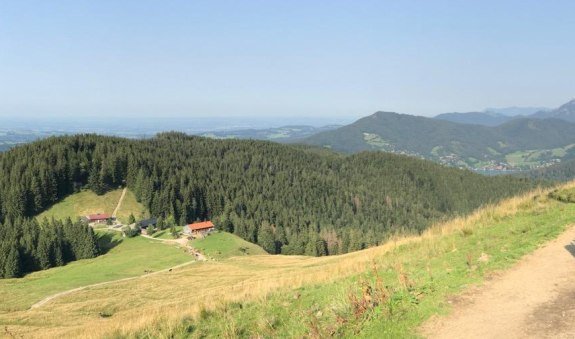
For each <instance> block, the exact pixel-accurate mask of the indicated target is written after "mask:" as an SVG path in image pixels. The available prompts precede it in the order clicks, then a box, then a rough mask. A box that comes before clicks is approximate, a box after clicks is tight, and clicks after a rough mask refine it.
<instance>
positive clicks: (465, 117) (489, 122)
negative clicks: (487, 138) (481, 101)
mask: <svg viewBox="0 0 575 339" xmlns="http://www.w3.org/2000/svg"><path fill="white" fill-rule="evenodd" d="M516 118H517V117H515V116H508V115H503V114H500V113H495V112H488V111H484V112H469V113H457V112H456V113H443V114H440V115H438V116H436V117H435V119H440V120H447V121H451V122H457V123H460V124H473V125H483V126H498V125H501V124H503V123H506V122H508V121H511V120H513V119H516Z"/></svg>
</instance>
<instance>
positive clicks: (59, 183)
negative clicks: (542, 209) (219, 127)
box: [0, 133, 535, 256]
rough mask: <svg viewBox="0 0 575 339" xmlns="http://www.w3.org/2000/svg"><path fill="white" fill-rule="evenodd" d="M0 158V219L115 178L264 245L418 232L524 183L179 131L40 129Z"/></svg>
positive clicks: (178, 215)
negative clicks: (53, 134)
mask: <svg viewBox="0 0 575 339" xmlns="http://www.w3.org/2000/svg"><path fill="white" fill-rule="evenodd" d="M0 169H1V171H2V174H3V175H2V176H0V207H1V208H0V220H2V219H15V218H19V217H23V216H24V217H32V216H35V215H37V213H38V212H41V211H42V210H44V209H46V208H47V207H49V206H51V205H52V204H54V203H56V202H58V201H62V199H65V198H66V197H67V196H69V195H70V194H71V193H73V192H74V188H75V187H76V186H78V185H83V186H84V187H87V188H88V187H89V188H90V189H91V190H92V191H94V192H96V193H99V194H104V193H105V192H106V190H107V189H109V188H110V187H118V186H119V185H121V184H122V183H125V185H127V187H128V188H129V189H130V191H132V192H133V193H134V196H135V198H136V199H137V200H138V201H139V202H140V203H141V204H142V205H143V207H144V208H147V209H148V210H149V212H150V213H151V215H153V216H156V217H160V216H161V217H164V218H173V219H174V220H175V221H176V223H178V224H179V225H185V224H186V223H189V222H193V221H196V220H206V219H212V220H213V221H214V222H215V223H216V224H217V225H218V226H219V227H220V228H221V229H222V230H225V231H228V232H230V233H234V234H235V235H237V236H239V237H241V238H243V239H244V240H247V241H250V242H253V243H257V244H259V245H260V246H262V247H263V248H264V249H265V250H266V251H268V252H269V253H272V254H277V253H282V254H308V255H317V256H320V255H328V254H338V253H345V252H349V251H354V250H359V249H362V248H366V247H368V246H373V245H376V244H379V243H381V242H382V241H384V240H385V239H387V238H389V237H390V236H392V235H393V234H397V233H417V232H421V231H423V230H424V229H425V228H427V227H428V226H430V225H431V224H432V223H434V222H436V221H438V220H442V219H446V218H448V217H449V216H453V215H461V214H466V213H469V212H471V211H473V210H474V209H475V208H478V207H480V206H482V205H484V204H487V203H493V202H496V201H498V200H500V199H502V198H504V197H508V196H510V195H513V194H516V193H518V192H523V191H526V190H528V189H530V188H532V187H533V186H534V185H535V184H534V183H533V182H530V181H528V180H525V179H519V178H510V177H497V178H487V177H484V176H480V175H477V174H474V173H471V172H469V171H463V170H458V169H454V168H445V167H442V166H440V165H437V164H434V163H432V162H428V161H423V160H419V159H414V158H410V157H404V156H397V155H393V154H383V153H364V154H356V155H351V156H342V155H340V154H336V153H333V152H328V151H323V152H318V151H317V150H315V149H310V148H309V147H308V148H305V147H293V146H290V145H281V144H276V143H271V142H261V141H245V140H213V139H208V138H201V137H190V136H186V135H183V134H180V133H167V134H162V135H159V136H158V137H156V138H152V139H146V140H127V139H121V138H114V137H103V136H95V135H82V136H68V137H59V138H50V139H46V140H42V141H39V142H36V143H32V144H29V145H25V146H22V147H18V148H16V149H13V150H11V151H8V152H6V153H2V154H0ZM38 173H40V174H38ZM10 246H12V245H10ZM14 250H18V249H17V248H16V249H14Z"/></svg>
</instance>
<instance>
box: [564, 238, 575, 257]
mask: <svg viewBox="0 0 575 339" xmlns="http://www.w3.org/2000/svg"><path fill="white" fill-rule="evenodd" d="M565 249H566V250H567V252H569V253H571V255H572V256H574V257H575V241H573V242H571V243H570V244H569V245H567V246H565Z"/></svg>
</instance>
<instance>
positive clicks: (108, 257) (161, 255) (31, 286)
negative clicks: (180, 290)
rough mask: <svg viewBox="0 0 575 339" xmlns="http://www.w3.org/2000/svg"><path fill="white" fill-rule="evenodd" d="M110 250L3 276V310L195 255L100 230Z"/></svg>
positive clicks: (102, 241)
mask: <svg viewBox="0 0 575 339" xmlns="http://www.w3.org/2000/svg"><path fill="white" fill-rule="evenodd" d="M96 234H97V235H98V237H99V242H100V246H101V247H102V248H103V249H104V251H107V253H105V254H103V255H101V256H99V257H96V258H94V259H86V260H78V261H74V262H72V263H69V264H67V265H66V266H61V267H56V268H52V269H49V270H45V271H39V272H34V273H31V274H28V275H26V276H25V277H23V278H17V279H0V295H2V303H0V312H6V311H17V310H24V309H27V308H29V307H30V306H31V305H32V304H33V303H35V302H38V301H40V300H42V299H43V298H45V297H47V296H50V295H52V294H55V293H58V292H62V291H66V290H69V289H73V288H77V287H81V286H86V285H91V284H96V283H100V282H105V281H113V280H118V279H122V278H129V277H135V276H140V275H143V274H145V271H151V272H153V271H158V270H161V269H165V268H169V267H172V266H175V265H179V264H182V263H185V262H188V261H191V260H193V258H192V257H191V256H190V255H189V254H187V253H186V252H185V251H183V250H182V249H181V248H179V247H177V246H174V245H168V244H164V243H161V242H159V241H153V240H150V239H146V238H143V237H135V238H122V237H121V235H120V233H119V232H110V231H101V232H100V231H99V232H97V233H96Z"/></svg>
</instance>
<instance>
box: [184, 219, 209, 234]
mask: <svg viewBox="0 0 575 339" xmlns="http://www.w3.org/2000/svg"><path fill="white" fill-rule="evenodd" d="M214 227H215V226H214V224H213V223H212V222H211V221H203V222H196V223H193V224H189V225H187V226H186V227H184V234H187V235H192V236H198V235H202V236H205V235H206V234H208V233H210V232H211V231H213V230H214Z"/></svg>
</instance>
